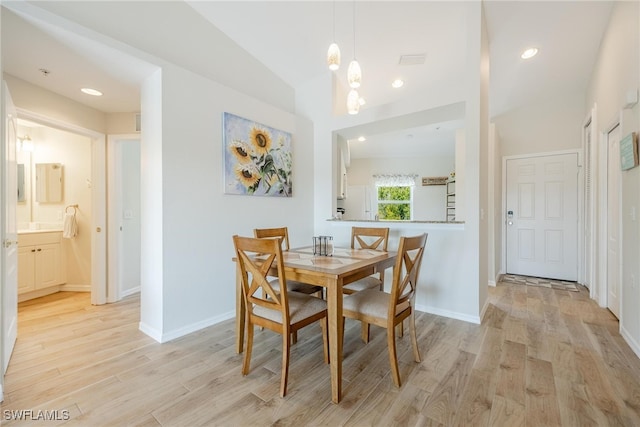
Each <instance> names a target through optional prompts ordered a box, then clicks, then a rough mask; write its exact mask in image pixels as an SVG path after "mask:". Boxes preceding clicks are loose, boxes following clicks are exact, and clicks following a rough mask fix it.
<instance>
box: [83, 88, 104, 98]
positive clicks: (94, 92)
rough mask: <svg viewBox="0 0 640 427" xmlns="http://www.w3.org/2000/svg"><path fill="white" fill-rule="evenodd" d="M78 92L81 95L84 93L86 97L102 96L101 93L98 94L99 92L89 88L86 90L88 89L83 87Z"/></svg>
mask: <svg viewBox="0 0 640 427" xmlns="http://www.w3.org/2000/svg"><path fill="white" fill-rule="evenodd" d="M80 90H81V91H82V92H83V93H86V94H87V95H93V96H102V92H100V91H99V90H95V89H91V88H88V87H83V88H82V89H80Z"/></svg>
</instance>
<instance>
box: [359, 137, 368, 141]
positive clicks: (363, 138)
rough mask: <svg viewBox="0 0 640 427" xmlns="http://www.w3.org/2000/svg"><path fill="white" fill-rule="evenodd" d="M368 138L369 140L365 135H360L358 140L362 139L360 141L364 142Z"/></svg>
mask: <svg viewBox="0 0 640 427" xmlns="http://www.w3.org/2000/svg"><path fill="white" fill-rule="evenodd" d="M366 140H367V138H365V137H364V136H359V137H358V141H360V142H364V141H366Z"/></svg>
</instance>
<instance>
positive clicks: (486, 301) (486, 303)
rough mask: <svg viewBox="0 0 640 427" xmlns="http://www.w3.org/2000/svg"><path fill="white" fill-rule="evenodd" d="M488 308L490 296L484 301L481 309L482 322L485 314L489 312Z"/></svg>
mask: <svg viewBox="0 0 640 427" xmlns="http://www.w3.org/2000/svg"><path fill="white" fill-rule="evenodd" d="M487 308H489V298H487V299H486V300H485V301H484V305H483V306H482V310H480V323H482V319H484V314H485V313H486V312H487Z"/></svg>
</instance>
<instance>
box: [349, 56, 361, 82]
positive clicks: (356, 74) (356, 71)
mask: <svg viewBox="0 0 640 427" xmlns="http://www.w3.org/2000/svg"><path fill="white" fill-rule="evenodd" d="M347 80H348V81H349V86H351V87H352V88H354V89H357V88H359V87H360V82H361V81H362V71H361V70H360V64H358V61H356V60H355V59H354V60H353V61H351V63H350V64H349V69H348V70H347Z"/></svg>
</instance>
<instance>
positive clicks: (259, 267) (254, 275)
mask: <svg viewBox="0 0 640 427" xmlns="http://www.w3.org/2000/svg"><path fill="white" fill-rule="evenodd" d="M280 240H281V239H280V238H278V239H262V238H254V237H240V236H233V244H234V246H235V249H236V259H237V262H238V263H239V266H240V272H241V279H242V296H243V298H244V302H245V305H246V307H247V310H248V311H249V314H250V315H253V310H254V307H255V306H261V307H264V308H267V309H270V310H277V311H280V312H281V313H282V322H283V323H284V324H286V323H287V322H288V321H289V304H288V298H287V286H286V285H285V283H286V278H285V272H284V262H283V260H282V248H281V246H280ZM272 266H275V268H276V269H277V270H278V273H277V275H278V280H279V283H280V290H279V291H278V292H276V291H274V290H273V287H272V286H271V284H270V283H269V281H270V280H272V279H271V278H269V277H268V276H269V269H270V268H272Z"/></svg>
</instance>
